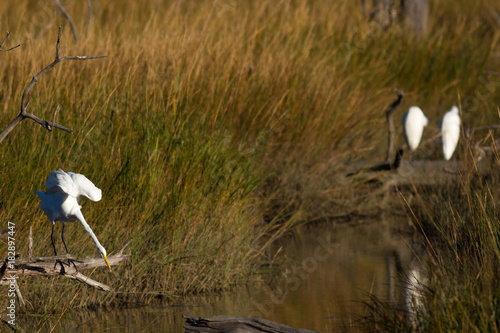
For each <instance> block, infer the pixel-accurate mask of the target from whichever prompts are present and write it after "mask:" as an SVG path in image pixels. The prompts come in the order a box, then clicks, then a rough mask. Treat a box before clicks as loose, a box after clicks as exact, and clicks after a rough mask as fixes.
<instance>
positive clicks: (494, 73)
mask: <svg viewBox="0 0 500 333" xmlns="http://www.w3.org/2000/svg"><path fill="white" fill-rule="evenodd" d="M483 73H484V74H491V75H500V73H498V72H493V71H483Z"/></svg>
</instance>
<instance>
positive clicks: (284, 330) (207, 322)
mask: <svg viewBox="0 0 500 333" xmlns="http://www.w3.org/2000/svg"><path fill="white" fill-rule="evenodd" d="M182 318H184V319H185V320H186V324H185V325H184V329H185V330H186V333H262V332H265V333H318V332H316V331H311V330H306V329H302V328H294V327H290V326H287V325H283V324H279V323H276V322H274V321H270V320H266V319H262V318H252V317H233V316H214V317H210V318H201V317H196V316H190V315H182Z"/></svg>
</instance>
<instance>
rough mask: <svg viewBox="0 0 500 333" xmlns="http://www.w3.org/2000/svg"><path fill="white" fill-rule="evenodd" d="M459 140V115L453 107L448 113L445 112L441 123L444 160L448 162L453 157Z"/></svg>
mask: <svg viewBox="0 0 500 333" xmlns="http://www.w3.org/2000/svg"><path fill="white" fill-rule="evenodd" d="M459 138H460V115H459V114H458V108H457V107H456V106H453V107H452V108H451V110H450V111H448V112H446V114H445V115H444V117H443V120H442V121H441V143H442V145H443V155H444V158H445V160H449V159H450V158H451V157H452V156H453V152H454V151H455V148H457V144H458V139H459Z"/></svg>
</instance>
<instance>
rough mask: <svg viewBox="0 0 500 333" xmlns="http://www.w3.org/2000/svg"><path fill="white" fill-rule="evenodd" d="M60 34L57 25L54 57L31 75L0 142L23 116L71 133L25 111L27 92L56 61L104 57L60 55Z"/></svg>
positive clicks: (60, 29) (50, 127) (1, 135)
mask: <svg viewBox="0 0 500 333" xmlns="http://www.w3.org/2000/svg"><path fill="white" fill-rule="evenodd" d="M61 35H62V26H60V27H59V32H58V35H57V44H56V57H55V59H54V61H53V62H52V63H51V64H49V65H48V66H47V67H45V68H44V69H42V70H41V71H40V73H38V74H37V75H35V76H33V79H31V82H30V83H29V84H28V86H27V87H26V89H24V92H23V96H22V98H21V108H20V111H19V114H18V115H17V117H16V118H14V120H12V121H11V123H10V124H9V125H8V126H7V127H6V128H5V129H4V130H3V132H2V133H0V142H2V141H3V139H5V137H6V136H7V135H8V134H9V133H10V132H11V131H12V130H13V129H14V127H16V125H17V124H19V123H20V122H21V121H22V120H24V119H25V118H29V119H31V120H33V121H35V122H37V123H38V124H40V125H41V126H43V127H44V128H45V129H47V130H49V131H50V130H51V129H52V128H57V129H60V130H63V131H66V132H68V133H71V134H73V131H72V130H71V129H69V128H68V127H65V126H63V125H59V124H57V123H55V122H54V121H53V122H52V123H51V122H48V121H46V120H43V119H40V118H38V117H37V116H35V115H34V114H32V113H28V112H26V110H27V108H28V105H29V102H28V103H27V102H26V100H27V98H28V95H29V93H30V92H31V90H32V89H33V87H34V86H35V84H36V83H37V81H38V80H39V79H40V78H41V77H42V76H43V75H44V74H45V73H47V72H48V71H50V70H51V69H53V68H54V67H55V66H56V65H57V64H58V63H60V62H62V61H66V60H89V59H99V58H104V57H105V56H103V55H98V56H67V57H61V54H60V49H61ZM56 112H57V110H56ZM54 120H55V115H54Z"/></svg>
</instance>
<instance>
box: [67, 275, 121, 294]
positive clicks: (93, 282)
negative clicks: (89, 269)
mask: <svg viewBox="0 0 500 333" xmlns="http://www.w3.org/2000/svg"><path fill="white" fill-rule="evenodd" d="M64 276H65V277H67V278H69V279H73V280H77V281H80V282H81V283H85V284H88V285H89V286H91V287H94V288H96V289H99V290H102V291H106V292H109V291H111V288H110V287H109V286H107V285H105V284H103V283H100V282H97V281H96V280H93V279H91V278H89V277H88V276H85V275H83V274H82V273H80V272H75V273H73V274H64Z"/></svg>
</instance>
